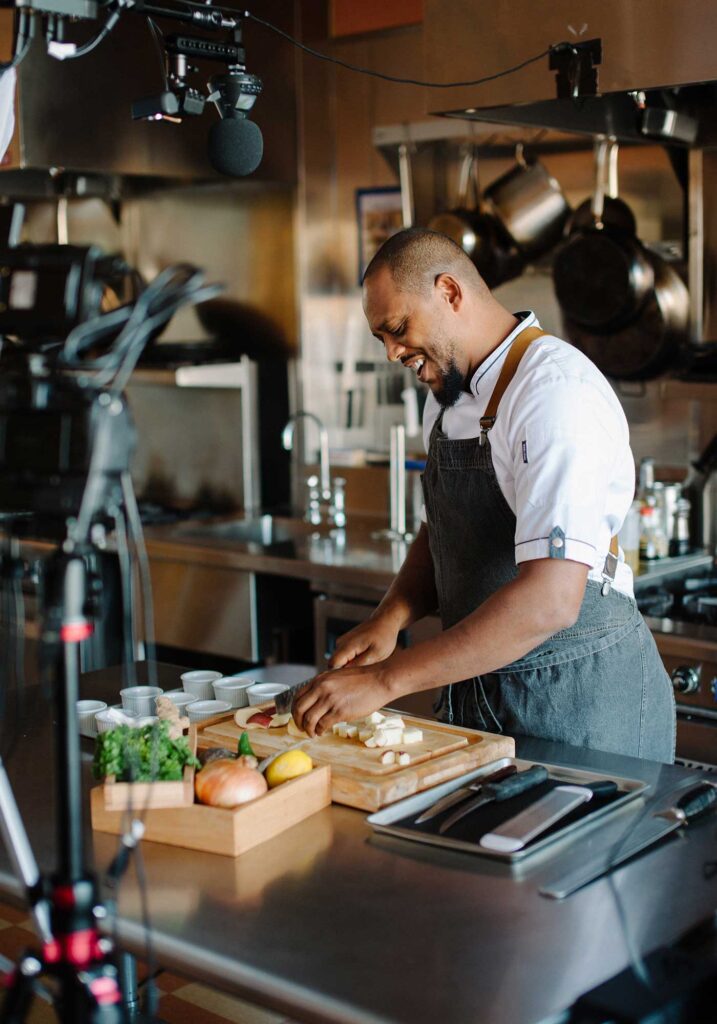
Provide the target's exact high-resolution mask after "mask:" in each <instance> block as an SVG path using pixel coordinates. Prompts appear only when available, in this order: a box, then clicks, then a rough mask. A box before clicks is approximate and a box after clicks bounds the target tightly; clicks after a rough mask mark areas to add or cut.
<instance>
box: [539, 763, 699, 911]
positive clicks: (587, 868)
mask: <svg viewBox="0 0 717 1024" xmlns="http://www.w3.org/2000/svg"><path fill="white" fill-rule="evenodd" d="M715 804H717V787H716V786H715V785H714V784H713V783H709V782H703V783H700V785H698V786H694V787H693V788H692V789H689V790H688V791H687V792H686V793H685V794H684V796H682V797H680V799H679V800H678V801H677V803H676V804H675V806H674V807H667V808H665V810H663V811H658V812H657V814H654V815H653V816H652V817H651V818H649V819H648V820H647V821H643V822H641V823H640V824H639V825H637V826H636V827H635V829H634V832H633V834H632V835H631V836H630V837H629V838H628V840H627V841H626V842H625V844H624V845H623V846H622V847H621V848H620V849H618V850H617V851H616V852H615V853H610V852H608V853H606V854H602V855H601V856H599V857H595V858H594V859H593V860H591V861H589V862H588V863H587V864H582V865H581V866H580V867H579V868H576V869H575V870H574V871H569V872H568V873H567V874H565V875H562V876H561V877H559V878H557V879H554V880H553V881H552V882H548V883H546V884H545V885H544V886H542V887H541V889H540V895H541V896H547V897H548V898H549V899H554V900H562V899H564V898H565V897H566V896H570V895H572V893H574V892H577V890H578V889H582V887H583V886H584V885H589V884H590V882H594V881H596V879H598V878H602V876H603V875H607V874H609V872H611V871H612V870H613V868H616V867H618V866H619V865H620V864H622V863H624V862H625V861H626V860H629V859H630V858H631V857H634V856H635V855H636V854H638V853H642V852H643V851H644V850H646V849H648V848H649V847H650V846H652V845H654V843H656V842H658V841H659V840H660V839H662V838H664V836H667V835H669V834H670V833H671V832H674V831H675V830H676V829H678V828H681V827H682V826H683V825H687V824H689V823H690V822H691V821H694V819H695V818H699V817H701V816H702V815H703V814H706V813H707V811H709V810H712V809H714V807H715Z"/></svg>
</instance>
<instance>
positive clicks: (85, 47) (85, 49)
mask: <svg viewBox="0 0 717 1024" xmlns="http://www.w3.org/2000/svg"><path fill="white" fill-rule="evenodd" d="M119 19H120V12H119V11H112V13H111V14H110V15H109V17H108V18H107V21H106V22H105V23H104V25H103V26H102V28H101V29H100V31H99V32H98V33H97V35H96V36H94V37H93V38H92V39H90V40H88V42H86V43H83V44H82V46H78V48H77V49H76V50H75V52H74V53H67V54H65V55H64V56H63V57H62V60H76V59H77V58H78V57H85V56H86V55H87V54H88V53H92V51H93V50H94V49H96V48H97V47H98V46H99V45H100V43H101V42H102V41H103V40H105V39H106V38H107V36H108V35H109V34H110V32H111V31H112V29H113V28H114V27H115V25H116V24H117V22H118V21H119Z"/></svg>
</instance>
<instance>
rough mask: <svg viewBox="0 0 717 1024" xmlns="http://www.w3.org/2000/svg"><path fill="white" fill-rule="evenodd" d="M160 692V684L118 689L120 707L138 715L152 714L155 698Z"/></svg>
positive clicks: (160, 694) (159, 695)
mask: <svg viewBox="0 0 717 1024" xmlns="http://www.w3.org/2000/svg"><path fill="white" fill-rule="evenodd" d="M162 693H163V691H162V688H161V687H160V686H127V687H126V688H125V689H124V690H120V697H121V698H122V707H123V708H126V709H127V710H128V711H135V712H136V713H137V714H138V715H153V714H154V712H155V709H156V708H155V701H156V698H157V697H161V696H162Z"/></svg>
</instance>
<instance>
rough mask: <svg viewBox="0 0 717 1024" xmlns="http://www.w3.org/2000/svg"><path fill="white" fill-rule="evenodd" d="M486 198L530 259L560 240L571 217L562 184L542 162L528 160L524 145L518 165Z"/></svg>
mask: <svg viewBox="0 0 717 1024" xmlns="http://www.w3.org/2000/svg"><path fill="white" fill-rule="evenodd" d="M484 199H485V202H486V204H487V205H488V206H489V207H490V209H491V210H492V211H493V213H494V214H495V215H496V216H497V217H498V219H499V220H500V222H501V224H502V225H503V227H504V228H505V230H506V232H507V233H508V235H509V236H510V237H511V238H512V239H513V241H514V242H515V244H516V245H517V246H518V248H519V249H520V250H521V252H523V253H524V254H525V256H526V257H528V258H530V259H535V258H536V257H538V256H541V255H542V254H543V253H544V252H547V251H548V250H549V249H552V247H553V246H554V245H556V244H557V243H558V242H559V241H560V239H561V238H562V235H563V230H564V228H565V223H566V221H567V220H568V218H569V216H570V206H569V204H568V201H567V199H566V198H565V196H564V194H563V190H562V188H561V187H560V183H559V182H558V181H557V180H556V179H555V178H554V177H553V176H552V175H551V174H549V173H548V171H547V170H546V168H545V167H544V166H543V164H541V163H540V161H539V160H531V161H527V160H526V158H525V155H524V152H523V144H522V143H519V144H518V145H517V146H516V148H515V166H514V167H511V169H510V170H509V171H507V172H506V173H505V174H503V175H501V177H500V178H498V179H496V181H494V182H493V183H492V184H491V185H489V186H488V188H487V189H486V190H485V193H484Z"/></svg>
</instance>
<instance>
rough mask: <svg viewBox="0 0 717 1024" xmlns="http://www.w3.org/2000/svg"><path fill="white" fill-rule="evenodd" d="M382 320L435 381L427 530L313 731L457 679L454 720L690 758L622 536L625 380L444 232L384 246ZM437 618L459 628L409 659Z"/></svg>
mask: <svg viewBox="0 0 717 1024" xmlns="http://www.w3.org/2000/svg"><path fill="white" fill-rule="evenodd" d="M364 311H365V314H366V318H367V320H368V323H369V326H370V328H371V331H372V333H373V334H374V336H375V337H376V338H377V339H378V340H379V341H380V342H381V343H382V344H383V346H384V348H385V350H386V356H387V358H388V359H389V360H390V361H391V362H398V361H400V362H401V363H402V364H403V365H404V366H406V367H408V368H409V369H412V370H414V371H415V373H416V375H417V377H418V379H419V380H420V381H422V382H423V383H424V384H426V385H428V388H429V395H428V397H427V400H426V406H425V411H424V419H423V431H424V440H425V444H426V450H427V462H426V470H425V473H424V476H423V491H424V502H425V509H424V513H425V521H424V522H423V524H422V526H421V528H420V530H419V532H418V535H417V537H416V539H415V541H414V542H413V544H412V545H411V548H410V550H409V552H408V555H407V557H406V560H405V562H404V564H403V566H402V568H401V570H400V572H399V573H398V575H397V576H396V578H395V580H394V582H393V584H392V585H391V587H390V589H389V590H388V592H387V594H386V595H385V597H384V598H383V600H382V601H381V603H380V605H379V606H378V608H377V609H376V610H375V611H374V612H373V614H372V615H371V616H370V618H369V619H368V621H367V622H365V623H363V624H362V625H360V626H358V627H357V628H355V629H353V630H351V632H349V633H347V634H346V635H345V636H343V637H342V638H341V639H340V640H339V642H338V644H337V647H336V650H335V652H334V654H333V656H332V658H331V661H330V662H329V669H330V671H327V672H324V673H322V674H321V675H318V676H316V678H315V679H313V680H312V681H311V682H310V683H308V684H307V686H306V687H304V688H303V689H302V690H301V691H300V693H299V694H298V695H297V697H296V699H295V701H294V717H295V719H296V722H297V724H298V725H299V726H300V727H302V728H304V729H305V730H306V731H307V732H308V733H309V734H311V735H315V734H318V735H320V734H321V733H324V732H326V730H327V729H330V728H331V726H332V725H333V724H334V723H335V722H339V721H353V720H356V719H358V718H361V717H363V716H365V715H368V714H369V713H370V712H372V711H374V710H377V709H378V708H380V707H382V706H384V705H386V704H391V703H392V702H393V701H395V700H396V699H397V698H399V697H402V696H404V695H405V694H408V693H414V692H416V691H419V690H425V689H432V688H434V687H437V686H441V687H443V690H442V699H441V704H440V708H439V711H440V715H441V717H442V718H443V719H444V720H446V721H448V722H455V723H458V724H461V725H465V726H470V727H473V728H478V729H485V730H489V731H491V732H505V733H508V734H510V735H515V734H524V735H530V736H536V737H541V738H544V739H548V740H555V741H559V742H566V743H572V744H576V745H578V746H583V747H591V748H595V749H598V750H606V751H612V752H617V753H621V754H629V755H632V756H635V757H645V758H651V759H654V760H658V761H667V762H669V761H672V760H673V757H674V748H675V705H674V697H673V692H672V685H671V682H670V679H669V677H668V675H667V673H666V671H665V669H664V667H663V665H662V662H661V660H660V657H659V654H658V652H657V649H656V647H655V643H654V640H653V638H652V635H651V634H650V632H649V630H648V629H647V627H646V625H645V623H644V621H643V619H642V616H641V615H640V612H639V611H638V609H637V605H636V603H635V599H634V596H633V591H632V574H631V571H630V568H629V566H627V565H626V563H625V562H624V560H623V558H622V556H621V554H620V553H619V549H618V546H617V542H616V535H617V532H618V530H619V529H620V527H621V525H622V522H623V520H624V518H625V515H626V513H627V510H628V508H629V507H630V503H631V501H632V498H633V492H634V480H635V474H634V460H633V457H632V453H631V451H630V445H629V436H628V426H627V422H626V420H625V416H624V414H623V411H622V408H621V406H620V404H619V402H618V401H617V399H616V397H615V395H614V393H613V391H612V388H611V387H610V385H609V384H608V382H607V380H606V379H605V378H604V377H603V376H602V374H601V373H600V372H599V371H598V369H597V368H596V367H595V366H594V365H593V364H592V363H591V362H590V361H589V360H588V359H587V358H586V357H585V356H584V355H582V353H580V352H579V351H578V350H577V349H575V348H573V347H572V346H571V345H569V344H567V343H566V342H564V341H561V340H560V339H559V338H556V337H554V336H552V335H549V334H546V333H545V332H543V331H541V329H540V326H539V324H538V321H537V319H536V317H535V315H534V314H533V313H530V312H522V313H516V314H513V313H510V312H509V311H508V310H507V309H505V308H504V307H503V306H502V305H501V304H500V303H499V302H498V301H497V299H496V298H495V297H494V296H493V295H492V294H491V292H490V290H489V289H488V287H487V286H486V284H485V282H484V281H483V280H482V278H481V277H480V275H479V274H478V272H477V270H476V269H475V267H474V266H473V264H472V263H471V261H470V260H469V258H468V257H467V256H466V255H465V253H464V252H463V250H462V249H461V248H460V247H459V246H457V245H456V244H455V243H454V242H452V241H451V240H450V239H448V238H446V237H445V236H443V235H440V234H437V233H435V232H431V231H427V230H422V229H410V230H406V231H401V232H400V233H398V234H397V235H394V236H393V237H392V238H390V239H389V240H388V241H387V242H386V243H385V244H384V245H383V247H382V248H381V249H380V250H379V252H378V253H377V254H376V255H375V256H374V258H373V260H372V261H371V263H370V265H369V267H368V269H367V270H366V274H365V276H364ZM436 608H438V610H439V612H440V616H441V620H442V624H443V632H442V633H441V634H439V635H438V636H436V637H434V638H432V639H430V640H426V641H424V642H422V643H418V644H416V645H415V646H413V647H410V648H408V649H405V650H404V649H402V648H399V647H398V646H397V640H398V635H399V632H400V631H401V630H403V629H406V628H407V627H408V626H410V625H411V623H413V622H415V621H416V620H417V619H420V618H421V617H423V616H425V615H427V614H429V613H431V612H434V611H435V609H436Z"/></svg>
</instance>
